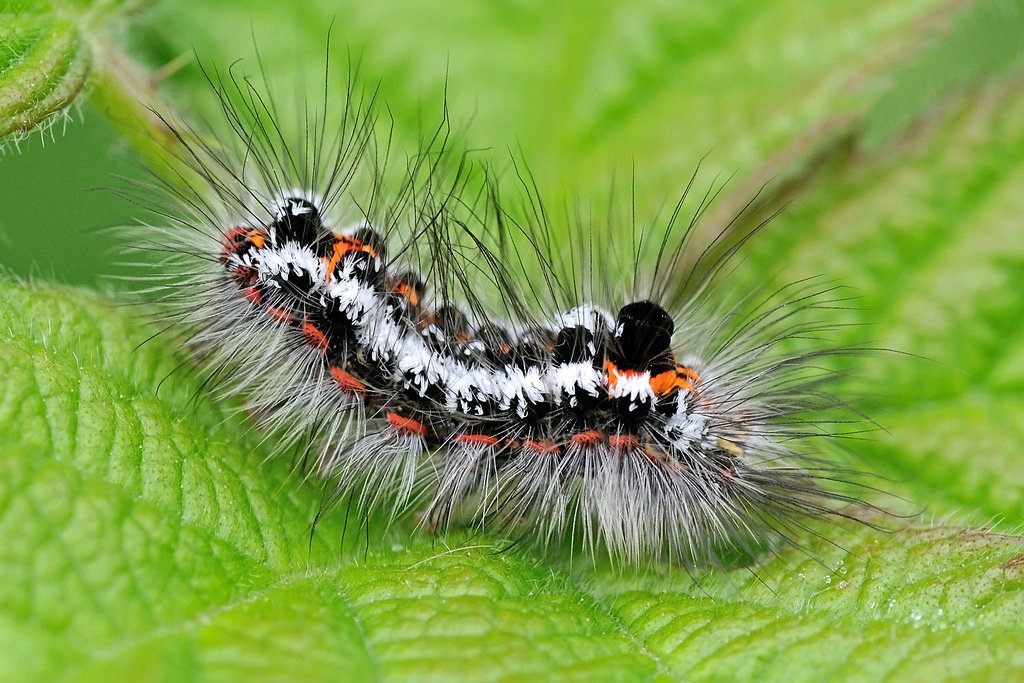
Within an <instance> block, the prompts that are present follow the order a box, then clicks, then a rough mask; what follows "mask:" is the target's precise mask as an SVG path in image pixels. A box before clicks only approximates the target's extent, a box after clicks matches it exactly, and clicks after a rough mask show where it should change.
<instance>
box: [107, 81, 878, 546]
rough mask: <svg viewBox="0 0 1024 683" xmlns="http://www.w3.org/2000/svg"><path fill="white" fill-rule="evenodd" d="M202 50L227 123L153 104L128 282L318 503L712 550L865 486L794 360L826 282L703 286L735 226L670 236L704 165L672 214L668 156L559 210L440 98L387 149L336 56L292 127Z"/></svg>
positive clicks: (811, 329) (810, 514) (812, 362)
mask: <svg viewBox="0 0 1024 683" xmlns="http://www.w3.org/2000/svg"><path fill="white" fill-rule="evenodd" d="M207 78H208V80H209V82H210V83H211V85H212V86H213V89H214V92H215V93H216V95H217V97H218V99H219V101H220V105H221V110H222V113H223V121H222V122H221V129H222V130H223V129H226V130H227V134H226V135H224V134H221V135H220V136H219V137H216V138H211V136H210V134H209V133H208V132H207V130H206V129H204V130H202V131H200V130H198V129H196V128H194V127H192V126H191V125H189V124H184V123H180V122H176V121H172V120H171V118H170V117H166V118H163V122H164V124H165V126H166V129H167V130H168V131H170V133H171V143H169V144H167V145H166V146H165V147H164V152H165V157H164V158H163V159H162V160H160V161H158V162H157V163H156V164H154V166H153V168H154V170H153V173H154V177H155V178H156V179H157V183H156V185H157V187H158V189H159V190H160V192H161V196H162V197H163V199H164V201H162V203H159V204H158V205H157V206H156V208H155V209H154V211H155V213H156V215H157V217H158V220H155V221H152V222H149V223H146V224H144V225H143V226H142V228H141V229H137V230H135V231H133V233H132V236H131V240H132V242H133V247H134V248H136V249H142V250H145V251H149V252H155V253H157V254H159V255H160V259H159V261H160V263H159V264H158V266H157V268H156V274H155V275H150V276H149V277H150V278H151V286H150V287H148V288H146V289H145V291H146V292H147V293H149V294H150V295H155V298H156V299H157V300H158V302H159V304H161V309H160V310H162V311H163V314H162V318H161V319H162V322H163V323H165V324H166V325H167V326H168V327H171V328H173V329H176V330H180V331H182V332H183V333H184V338H185V342H184V343H185V344H186V346H187V347H188V348H189V350H190V351H191V352H192V354H193V355H194V357H195V358H196V360H197V363H198V364H199V366H200V367H202V368H204V369H205V372H206V381H207V382H208V383H210V384H211V385H213V386H216V387H218V388H219V391H220V393H222V394H224V395H225V396H240V397H242V398H243V400H244V402H245V405H246V409H247V411H248V412H249V414H250V415H251V416H253V419H254V420H255V421H256V422H257V424H258V425H259V426H260V427H261V428H263V429H265V430H267V432H268V433H276V434H280V435H282V436H281V438H282V440H283V442H284V444H285V446H287V445H292V444H299V446H300V449H301V451H302V452H303V453H304V455H305V460H304V464H303V467H304V468H305V469H306V470H308V471H313V472H316V473H319V474H321V475H323V476H324V477H325V481H327V482H328V483H327V486H328V487H329V488H328V495H327V496H326V499H325V504H324V508H323V510H322V513H326V511H327V510H329V509H330V508H331V507H332V506H333V505H334V504H335V503H337V502H338V501H339V500H340V499H342V498H343V497H346V496H348V497H349V499H350V501H351V500H353V499H354V501H355V504H356V505H357V506H358V508H359V509H361V510H363V511H364V513H365V514H369V512H370V511H375V510H381V509H383V510H385V511H386V512H387V515H388V517H389V519H391V520H392V521H393V520H394V519H395V518H397V517H399V516H400V515H403V514H407V513H408V512H410V511H413V512H415V513H416V515H417V519H418V520H419V523H420V526H422V527H424V528H426V529H442V530H443V529H446V528H448V527H449V526H451V525H453V524H461V525H468V526H470V527H474V528H480V529H496V530H503V531H506V532H510V533H512V534H513V535H514V536H516V537H519V538H524V539H528V540H531V541H533V542H536V543H538V544H540V545H542V546H557V545H560V544H562V543H566V544H568V545H570V546H572V547H577V546H578V547H582V548H583V549H584V552H586V553H588V554H590V555H592V556H596V555H600V554H607V555H608V556H609V557H610V558H611V559H612V560H613V561H614V562H617V563H621V564H624V565H634V566H636V565H641V564H643V563H644V562H649V561H665V562H668V563H682V564H687V565H710V564H714V563H718V562H721V561H722V558H723V557H724V556H725V555H726V554H728V553H733V552H736V551H740V552H742V553H744V554H745V555H747V556H751V555H754V556H756V554H757V553H758V552H760V550H762V549H764V548H771V547H773V546H774V545H775V544H777V543H779V542H784V543H798V537H799V535H800V533H803V532H805V531H806V530H807V529H808V524H809V523H810V522H811V521H812V520H815V519H828V520H835V521H837V522H840V523H841V522H842V521H843V520H845V519H850V518H852V516H851V514H850V513H849V512H847V511H845V506H849V505H860V504H862V503H861V501H860V500H859V499H858V498H857V497H856V496H855V495H853V494H851V493H850V492H849V488H850V487H851V486H857V485H858V484H857V481H856V473H854V472H851V471H849V470H847V469H844V468H842V467H840V466H838V465H837V464H835V463H834V462H832V461H831V460H830V459H829V458H828V457H826V456H825V454H823V453H822V452H821V450H820V448H821V447H820V442H821V441H822V439H828V438H830V436H832V435H833V430H831V429H830V427H829V424H830V423H829V420H830V418H828V417H827V416H826V417H822V415H825V414H827V413H828V411H829V410H831V409H833V408H835V407H836V406H839V405H840V404H839V402H837V401H834V400H832V399H830V398H828V397H827V395H826V394H825V393H824V390H823V387H825V386H826V385H827V382H828V381H829V378H830V375H831V371H830V370H829V369H827V368H822V367H818V365H817V364H818V363H819V361H820V360H821V359H827V358H828V357H829V356H833V355H837V354H841V353H847V352H854V351H856V349H849V348H835V347H830V346H828V345H827V344H826V343H823V342H821V341H815V338H817V337H821V336H822V335H823V334H827V332H828V331H829V328H828V326H827V324H823V323H821V322H820V320H815V319H814V318H813V316H810V320H809V321H808V320H807V318H808V315H807V314H808V313H813V312H814V311H815V310H816V309H818V308H822V307H825V306H826V305H829V302H827V301H826V300H827V298H828V297H827V295H828V293H829V292H830V291H831V290H830V288H828V287H823V286H822V285H820V284H819V283H818V282H817V281H803V282H798V283H795V284H794V285H792V286H790V287H787V288H784V289H783V290H780V291H778V292H774V293H771V294H770V295H769V296H765V297H764V298H763V300H761V301H757V300H756V297H757V296H759V294H758V293H749V294H747V295H745V296H739V297H732V298H733V299H734V300H735V301H734V303H732V304H731V305H730V304H726V303H723V301H724V300H726V299H728V297H723V296H722V295H721V292H720V289H721V286H722V285H721V284H720V283H721V281H722V280H723V279H727V278H724V277H723V275H722V273H723V271H725V270H726V265H727V264H729V263H730V260H731V258H732V256H733V255H734V254H735V253H736V252H737V251H738V250H739V249H740V248H741V247H742V246H743V244H744V243H745V242H746V240H747V239H748V238H749V237H750V236H752V235H753V234H755V233H756V232H757V229H754V230H750V231H748V232H747V233H746V234H744V235H741V236H740V237H739V238H738V239H733V240H732V241H731V243H730V241H729V239H728V236H727V233H728V229H726V230H723V231H722V234H721V235H719V236H718V237H717V238H715V239H713V240H712V241H711V242H710V243H709V244H710V245H709V246H706V248H705V249H704V250H703V251H702V252H701V253H698V254H696V255H694V254H693V253H692V250H693V239H692V237H693V235H694V234H695V231H696V228H697V226H698V225H699V219H700V217H701V215H702V214H703V212H704V209H705V207H706V206H707V204H708V202H709V201H710V199H712V198H713V194H714V193H713V192H711V191H710V190H709V192H708V193H706V194H705V195H704V197H703V198H702V199H701V200H700V205H699V207H698V208H697V209H696V210H695V211H693V213H692V216H691V218H690V220H685V219H683V218H682V216H683V215H684V200H685V199H686V197H688V196H689V194H690V189H691V187H692V183H693V180H692V179H691V180H690V183H689V184H688V185H687V191H686V192H685V193H683V199H682V200H680V202H679V203H678V204H677V205H676V206H675V208H674V210H673V211H671V212H670V216H669V217H668V218H667V219H666V220H663V221H662V222H661V224H660V227H658V226H657V225H656V224H654V223H652V225H651V226H649V227H639V226H638V222H637V221H636V220H635V219H632V218H631V216H629V217H625V218H624V217H623V216H621V214H620V215H615V212H609V219H608V221H607V226H608V227H607V228H606V229H602V228H601V226H600V225H598V222H597V221H594V220H592V219H586V218H582V217H580V216H579V215H575V216H573V214H574V212H573V211H567V212H566V213H567V214H568V215H570V218H569V220H567V221H566V223H567V224H568V226H569V227H568V230H560V229H559V228H557V227H556V226H555V225H554V221H553V219H552V218H551V215H550V211H549V209H548V207H547V205H546V204H545V202H544V201H543V200H542V199H541V197H540V193H539V191H537V190H536V186H535V184H534V183H532V182H531V179H530V176H529V173H528V172H526V171H523V170H522V169H520V168H519V167H518V166H516V169H517V172H516V174H515V177H516V178H518V179H520V181H521V182H519V183H518V184H515V185H516V186H515V188H514V190H513V193H514V194H513V199H512V200H511V201H509V199H508V195H509V191H508V190H507V188H506V186H505V185H507V184H503V183H502V182H500V179H497V178H496V177H495V174H492V173H490V172H488V171H487V169H486V168H484V170H483V171H480V166H481V165H480V164H477V165H474V163H473V160H472V155H471V154H470V153H468V152H460V151H458V146H457V145H456V144H455V143H453V142H452V140H451V127H450V125H449V124H448V122H447V117H444V119H443V121H442V123H441V124H440V125H438V126H437V127H436V128H433V129H431V132H430V133H429V134H428V135H426V136H424V137H423V139H422V140H420V141H419V147H418V149H417V150H416V151H414V152H413V153H411V154H407V155H405V156H404V157H402V158H401V159H399V161H395V160H394V159H395V157H396V156H398V155H397V154H396V153H395V152H394V151H393V149H392V145H393V140H392V137H391V134H390V133H389V132H388V133H383V134H382V133H381V129H382V128H384V126H382V125H381V121H380V117H379V116H378V114H377V111H378V103H377V102H376V99H377V97H376V95H375V94H374V93H367V92H365V91H361V90H359V89H358V88H357V87H356V86H355V85H353V83H354V82H355V79H354V78H353V77H352V76H351V75H350V78H349V81H348V83H349V85H348V87H347V88H346V93H345V106H344V107H343V110H342V112H341V114H340V116H338V117H335V118H332V117H331V116H329V113H330V112H329V108H328V107H327V98H326V95H325V99H324V101H323V104H322V106H319V108H317V107H311V106H310V105H309V104H308V103H307V104H304V105H303V108H301V109H300V111H299V113H298V115H297V116H296V117H295V118H296V120H297V121H299V122H300V126H299V127H300V128H301V130H302V132H301V133H300V134H298V135H296V136H294V137H291V136H289V135H288V134H287V133H286V132H284V131H285V130H286V128H287V126H286V125H285V124H284V123H283V122H282V113H281V109H280V108H279V107H278V106H277V104H276V100H275V99H274V98H273V97H272V96H271V95H270V94H269V88H268V87H266V85H265V84H264V87H263V88H261V87H258V86H255V85H253V84H252V82H250V81H249V80H247V79H244V78H240V77H237V76H235V75H234V74H233V73H232V74H231V75H230V77H228V78H222V77H220V76H219V75H217V74H216V72H213V73H212V74H209V75H208V76H207ZM325 79H326V76H325ZM208 128H209V129H213V128H215V126H208ZM483 166H486V164H483ZM152 191H153V187H152V186H151V185H145V186H140V187H138V188H136V189H135V191H133V192H127V194H128V195H129V197H131V198H133V200H134V201H137V202H138V203H140V204H142V205H144V206H148V207H153V199H152ZM577 213H578V212H577ZM623 223H625V225H626V227H625V229H623V228H622V224H623ZM624 234H625V235H627V236H628V237H629V242H630V243H629V244H628V245H626V246H625V247H623V245H622V244H620V242H621V239H618V238H617V237H616V235H619V236H621V235H624ZM623 264H625V265H623ZM146 267H147V269H148V270H147V272H152V270H151V269H152V268H153V266H152V265H147V266H146ZM808 340H810V348H806V349H804V350H798V349H797V350H795V349H794V348H793V346H794V345H796V346H799V345H800V342H801V341H804V342H807V341H808ZM805 346H806V344H805Z"/></svg>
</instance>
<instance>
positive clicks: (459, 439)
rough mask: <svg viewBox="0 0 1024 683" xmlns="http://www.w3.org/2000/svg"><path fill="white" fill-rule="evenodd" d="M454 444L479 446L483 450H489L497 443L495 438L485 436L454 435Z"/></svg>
mask: <svg viewBox="0 0 1024 683" xmlns="http://www.w3.org/2000/svg"><path fill="white" fill-rule="evenodd" d="M455 442H456V443H460V444H462V445H463V446H481V447H483V448H490V447H491V446H493V445H495V444H496V443H498V439H497V437H494V436H488V435H487V434H456V435H455Z"/></svg>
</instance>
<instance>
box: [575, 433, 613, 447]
mask: <svg viewBox="0 0 1024 683" xmlns="http://www.w3.org/2000/svg"><path fill="white" fill-rule="evenodd" d="M569 440H570V441H572V442H573V443H574V444H576V445H577V446H579V447H580V448H594V447H595V446H598V445H600V444H601V443H603V442H604V434H602V433H601V432H595V431H589V432H580V433H579V434H573V435H572V436H571V437H569Z"/></svg>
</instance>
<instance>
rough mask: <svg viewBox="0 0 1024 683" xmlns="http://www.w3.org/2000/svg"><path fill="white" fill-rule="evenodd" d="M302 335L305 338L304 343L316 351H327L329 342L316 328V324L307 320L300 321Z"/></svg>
mask: <svg viewBox="0 0 1024 683" xmlns="http://www.w3.org/2000/svg"><path fill="white" fill-rule="evenodd" d="M302 336H303V338H304V339H305V340H306V343H307V344H309V345H310V346H312V347H313V348H314V349H316V350H317V351H323V352H324V353H327V350H328V349H329V348H330V346H331V344H330V342H329V341H327V335H326V334H324V333H323V332H321V331H320V330H319V329H317V326H316V325H314V324H313V323H311V322H309V321H308V320H307V321H306V322H304V323H302Z"/></svg>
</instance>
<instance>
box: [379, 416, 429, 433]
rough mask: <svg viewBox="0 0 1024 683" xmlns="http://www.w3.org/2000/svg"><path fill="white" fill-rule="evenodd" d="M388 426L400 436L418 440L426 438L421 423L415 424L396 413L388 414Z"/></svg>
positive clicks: (415, 422) (425, 431) (425, 429)
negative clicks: (413, 437)
mask: <svg viewBox="0 0 1024 683" xmlns="http://www.w3.org/2000/svg"><path fill="white" fill-rule="evenodd" d="M387 418H388V424H390V425H391V428H392V429H394V430H395V431H396V432H398V433H399V434H401V435H402V436H418V437H420V438H426V436H427V428H426V427H424V426H423V423H422V422H417V421H416V420H414V419H412V418H411V417H402V416H401V415H399V414H398V413H388V414H387Z"/></svg>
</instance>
